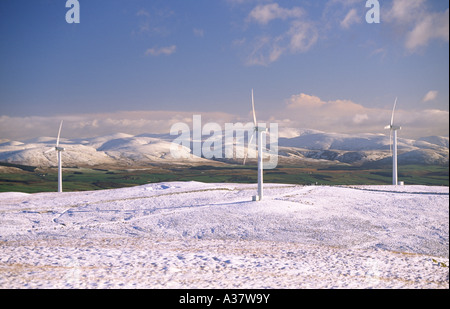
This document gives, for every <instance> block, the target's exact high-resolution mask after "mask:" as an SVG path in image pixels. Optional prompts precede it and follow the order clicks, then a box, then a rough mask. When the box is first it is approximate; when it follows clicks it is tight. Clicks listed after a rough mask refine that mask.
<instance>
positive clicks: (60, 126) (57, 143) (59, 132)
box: [56, 120, 63, 147]
mask: <svg viewBox="0 0 450 309" xmlns="http://www.w3.org/2000/svg"><path fill="white" fill-rule="evenodd" d="M62 124H63V120H61V123H60V124H59V131H58V137H57V139H56V147H58V146H59V136H60V135H61V128H62Z"/></svg>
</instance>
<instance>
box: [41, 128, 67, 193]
mask: <svg viewBox="0 0 450 309" xmlns="http://www.w3.org/2000/svg"><path fill="white" fill-rule="evenodd" d="M62 125H63V120H61V123H60V125H59V130H58V137H57V138H56V146H55V148H52V149H49V150H47V151H46V152H45V153H48V152H50V151H56V152H57V154H58V192H62V166H61V152H63V151H64V148H63V147H59V137H60V135H61V128H62Z"/></svg>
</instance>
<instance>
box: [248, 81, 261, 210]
mask: <svg viewBox="0 0 450 309" xmlns="http://www.w3.org/2000/svg"><path fill="white" fill-rule="evenodd" d="M252 111H253V125H254V127H253V133H252V136H251V137H250V141H249V143H248V145H250V144H251V143H252V140H253V136H254V135H255V133H256V134H257V135H258V137H257V138H258V195H254V196H253V197H252V199H253V201H261V200H262V199H263V171H264V166H263V134H264V133H267V128H266V127H264V126H258V123H257V122H256V113H255V100H254V98H253V89H252ZM247 148H248V146H247ZM247 155H248V150H247V152H246V153H245V157H244V163H243V164H244V165H245V161H246V159H247Z"/></svg>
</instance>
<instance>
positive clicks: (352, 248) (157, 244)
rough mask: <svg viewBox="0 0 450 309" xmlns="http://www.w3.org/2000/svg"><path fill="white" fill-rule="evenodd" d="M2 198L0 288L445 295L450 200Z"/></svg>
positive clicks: (209, 187)
mask: <svg viewBox="0 0 450 309" xmlns="http://www.w3.org/2000/svg"><path fill="white" fill-rule="evenodd" d="M255 189H256V186H255V185H244V184H204V183H199V182H173V183H159V184H149V185H145V186H139V187H134V188H125V189H116V190H104V191H93V192H74V193H71V192H66V193H62V194H57V193H39V194H23V193H0V288H239V289H246V288H419V289H423V288H431V289H434V288H445V289H448V288H449V269H448V267H444V266H445V265H449V257H448V256H449V188H448V187H427V186H354V187H343V186H342V187H341V186H336V187H329V186H295V185H272V184H266V185H265V200H263V201H262V202H252V201H251V196H252V195H254V194H255V191H256V190H255Z"/></svg>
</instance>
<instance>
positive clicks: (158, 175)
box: [0, 164, 449, 193]
mask: <svg viewBox="0 0 450 309" xmlns="http://www.w3.org/2000/svg"><path fill="white" fill-rule="evenodd" d="M2 165H4V164H2ZM14 167H16V168H18V169H16V170H17V172H15V173H11V172H10V173H0V192H26V193H36V192H52V191H56V190H57V170H56V169H55V168H51V169H47V170H41V169H38V168H35V167H27V166H18V165H14ZM256 173H257V172H256V166H255V165H250V166H242V165H229V166H192V167H180V166H168V165H167V166H152V167H148V168H145V169H136V170H118V169H87V168H64V169H63V189H64V191H86V190H101V189H111V188H122V187H130V186H136V185H143V184H148V183H155V182H163V181H200V182H209V183H212V182H218V183H256V182H257V174H256ZM399 180H400V181H404V182H405V184H406V185H437V186H448V185H449V169H448V166H430V165H406V166H401V167H399ZM264 182H266V183H286V184H300V185H310V184H317V185H385V184H390V183H391V169H390V168H389V167H386V168H368V167H348V166H338V165H331V166H308V165H306V164H305V165H303V166H283V165H281V166H278V167H277V168H276V169H273V170H265V171H264Z"/></svg>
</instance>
